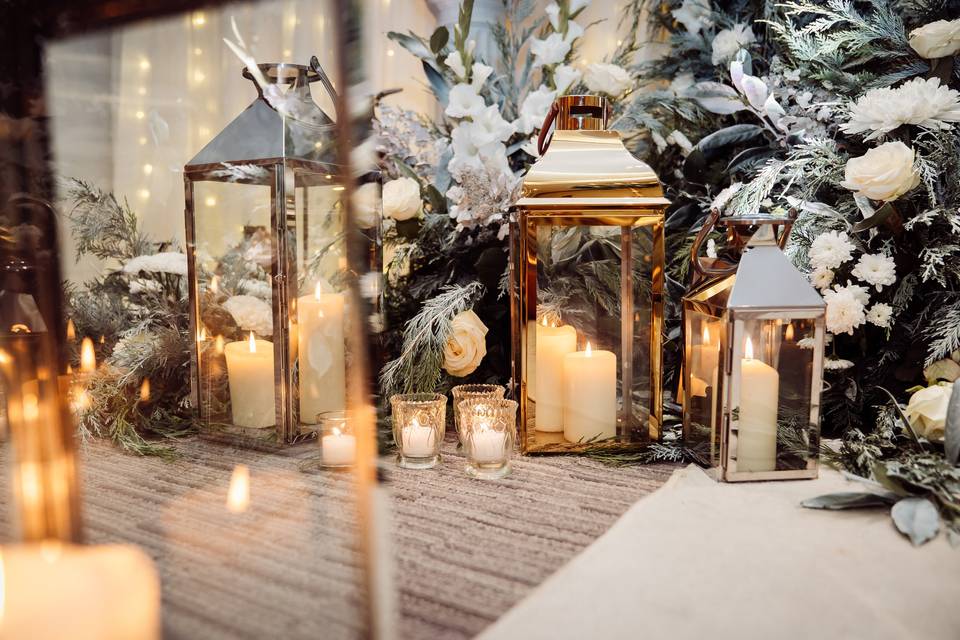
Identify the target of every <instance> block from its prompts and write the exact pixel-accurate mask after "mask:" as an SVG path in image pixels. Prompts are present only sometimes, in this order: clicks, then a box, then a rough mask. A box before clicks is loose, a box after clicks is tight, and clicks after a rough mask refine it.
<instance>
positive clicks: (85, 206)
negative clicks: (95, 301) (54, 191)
mask: <svg viewBox="0 0 960 640" xmlns="http://www.w3.org/2000/svg"><path fill="white" fill-rule="evenodd" d="M64 188H65V191H66V194H67V197H68V198H69V199H70V200H71V201H72V203H73V204H72V207H71V209H70V212H69V213H68V218H69V220H70V222H71V224H72V227H71V233H72V235H73V238H74V240H75V241H76V244H77V260H79V259H80V258H81V257H82V256H84V255H87V254H90V255H93V256H96V257H97V258H100V259H101V260H109V259H115V260H119V261H121V262H122V261H125V260H129V259H131V258H135V257H136V256H139V255H143V254H146V253H151V252H152V248H153V247H152V243H151V242H150V241H149V239H148V238H147V237H146V236H145V235H144V234H142V233H141V232H140V229H139V227H138V222H137V214H136V212H135V211H133V209H131V208H130V205H129V203H128V202H127V201H126V200H123V201H122V202H121V201H119V200H118V199H117V197H116V196H115V195H114V194H113V192H110V191H103V190H102V189H98V188H96V187H94V186H93V185H91V184H90V183H88V182H85V181H84V180H80V179H79V178H68V179H66V180H65V181H64Z"/></svg>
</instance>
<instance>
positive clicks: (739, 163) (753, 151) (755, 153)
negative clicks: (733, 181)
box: [727, 147, 777, 173]
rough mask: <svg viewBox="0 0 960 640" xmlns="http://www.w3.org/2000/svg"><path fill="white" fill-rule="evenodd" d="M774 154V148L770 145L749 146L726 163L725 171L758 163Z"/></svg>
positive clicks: (775, 152) (728, 171) (733, 170)
mask: <svg viewBox="0 0 960 640" xmlns="http://www.w3.org/2000/svg"><path fill="white" fill-rule="evenodd" d="M776 154H777V151H776V149H771V148H770V147H750V148H749V149H744V150H743V151H741V152H740V153H738V154H737V155H735V156H733V159H732V160H730V163H729V164H727V173H733V172H735V171H738V170H740V169H741V168H749V167H750V166H754V165H758V164H760V163H761V162H765V161H766V160H767V159H769V158H772V157H773V156H775V155H776Z"/></svg>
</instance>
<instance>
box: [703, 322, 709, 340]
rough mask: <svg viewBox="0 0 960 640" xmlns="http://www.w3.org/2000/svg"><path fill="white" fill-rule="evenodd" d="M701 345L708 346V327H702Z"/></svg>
mask: <svg viewBox="0 0 960 640" xmlns="http://www.w3.org/2000/svg"><path fill="white" fill-rule="evenodd" d="M703 344H710V327H708V326H707V325H703Z"/></svg>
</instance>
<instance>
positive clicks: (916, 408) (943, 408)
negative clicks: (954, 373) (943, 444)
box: [903, 382, 953, 440]
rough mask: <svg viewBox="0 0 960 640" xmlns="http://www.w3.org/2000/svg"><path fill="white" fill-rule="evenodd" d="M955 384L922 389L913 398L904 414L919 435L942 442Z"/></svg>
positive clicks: (911, 397)
mask: <svg viewBox="0 0 960 640" xmlns="http://www.w3.org/2000/svg"><path fill="white" fill-rule="evenodd" d="M951 393H953V383H952V382H950V383H943V384H937V385H933V386H932V387H927V388H926V389H920V390H919V391H917V392H916V393H914V394H913V395H912V396H910V402H908V403H907V408H906V410H905V411H904V412H903V413H904V414H905V415H906V416H907V420H909V421H910V426H911V427H913V428H914V429H915V430H916V431H917V432H918V435H921V436H923V437H925V438H926V439H927V440H942V439H943V431H944V428H945V425H946V423H947V406H948V405H949V404H950V394H951Z"/></svg>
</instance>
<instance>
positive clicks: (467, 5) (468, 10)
mask: <svg viewBox="0 0 960 640" xmlns="http://www.w3.org/2000/svg"><path fill="white" fill-rule="evenodd" d="M472 21H473V0H463V2H462V3H461V4H460V16H459V18H458V19H457V26H458V28H459V31H460V34H459V35H460V44H461V46H462V44H464V43H466V41H467V36H468V35H469V34H470V23H471V22H472Z"/></svg>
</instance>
